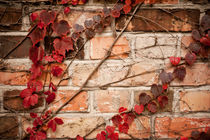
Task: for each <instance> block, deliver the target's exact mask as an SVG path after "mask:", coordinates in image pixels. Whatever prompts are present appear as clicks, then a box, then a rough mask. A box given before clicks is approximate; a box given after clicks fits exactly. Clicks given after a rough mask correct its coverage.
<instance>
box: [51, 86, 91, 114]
mask: <svg viewBox="0 0 210 140" xmlns="http://www.w3.org/2000/svg"><path fill="white" fill-rule="evenodd" d="M75 92H76V91H73V90H59V91H57V93H56V98H55V101H54V102H52V103H51V104H50V110H52V111H56V110H57V109H58V108H59V107H60V106H61V105H63V104H64V103H65V102H66V101H67V100H68V99H70V98H71V97H72V96H73V95H74V94H75ZM69 111H71V112H72V111H82V112H84V111H85V112H87V111H88V93H87V92H85V91H83V92H81V93H80V94H79V95H78V96H77V97H75V98H74V99H73V100H72V101H71V102H70V103H69V104H68V105H67V106H65V107H64V108H63V109H62V110H61V112H69Z"/></svg>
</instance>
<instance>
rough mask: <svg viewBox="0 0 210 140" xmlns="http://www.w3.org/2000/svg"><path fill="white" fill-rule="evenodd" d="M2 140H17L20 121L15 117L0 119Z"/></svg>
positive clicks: (2, 117)
mask: <svg viewBox="0 0 210 140" xmlns="http://www.w3.org/2000/svg"><path fill="white" fill-rule="evenodd" d="M0 124H1V127H0V138H1V139H15V138H17V137H18V133H19V130H18V119H17V117H14V116H1V117H0Z"/></svg>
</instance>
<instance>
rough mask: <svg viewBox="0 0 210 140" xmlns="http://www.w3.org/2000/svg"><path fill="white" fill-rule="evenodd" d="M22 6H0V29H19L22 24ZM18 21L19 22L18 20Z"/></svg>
mask: <svg viewBox="0 0 210 140" xmlns="http://www.w3.org/2000/svg"><path fill="white" fill-rule="evenodd" d="M21 16H22V8H21V7H18V6H1V7H0V17H1V20H0V24H1V26H0V30H2V31H9V30H20V29H21V25H22V19H20V18H21ZM18 21H19V22H18Z"/></svg>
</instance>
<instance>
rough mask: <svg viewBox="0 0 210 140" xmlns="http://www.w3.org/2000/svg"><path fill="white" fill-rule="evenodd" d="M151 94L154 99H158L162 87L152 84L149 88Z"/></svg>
mask: <svg viewBox="0 0 210 140" xmlns="http://www.w3.org/2000/svg"><path fill="white" fill-rule="evenodd" d="M151 92H152V94H153V95H154V97H155V98H156V97H158V96H159V95H160V94H161V93H162V92H163V89H162V86H161V85H156V84H153V85H152V87H151Z"/></svg>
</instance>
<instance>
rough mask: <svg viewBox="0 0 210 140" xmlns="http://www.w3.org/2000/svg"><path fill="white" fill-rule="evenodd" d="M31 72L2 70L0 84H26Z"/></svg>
mask: <svg viewBox="0 0 210 140" xmlns="http://www.w3.org/2000/svg"><path fill="white" fill-rule="evenodd" d="M29 77H30V74H29V73H26V72H14V73H12V72H0V84H3V85H26V84H27V82H28V80H29Z"/></svg>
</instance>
